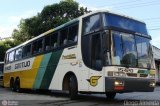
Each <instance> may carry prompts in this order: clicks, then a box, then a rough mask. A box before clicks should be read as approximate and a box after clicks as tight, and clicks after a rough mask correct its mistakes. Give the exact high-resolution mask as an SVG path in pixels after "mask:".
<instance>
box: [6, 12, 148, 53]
mask: <svg viewBox="0 0 160 106" xmlns="http://www.w3.org/2000/svg"><path fill="white" fill-rule="evenodd" d="M96 13H109V14H114V15H118V16H122V17H125V18H128V19H132V20H135V21H138V22H141V23H144V22H143V21H140V20H137V19H135V18H132V17H129V16H126V15H122V14H119V13H115V12H111V11H108V10H97V11H93V12H90V13H87V14H84V15H82V16H80V17H78V18H76V19H73V20H71V21H69V22H67V23H64V24H62V25H60V26H58V27H56V28H52V29H50V30H48V31H46V32H44V33H42V34H40V35H38V36H36V37H34V38H32V39H30V40H28V41H26V42H24V43H22V44H20V45H18V46H16V47H14V48H11V49H9V50H7V52H10V51H12V50H14V49H17V48H19V47H22V46H24V45H26V44H28V43H30V42H32V41H34V40H36V39H38V38H41V37H43V36H45V35H47V34H49V33H51V32H54V31H56V30H59V29H60V28H62V27H65V26H67V25H70V24H72V23H74V22H78V21H79V20H80V19H82V18H85V17H87V16H90V15H93V14H96ZM144 24H145V23H144Z"/></svg>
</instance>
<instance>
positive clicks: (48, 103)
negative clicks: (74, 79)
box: [0, 86, 160, 106]
mask: <svg viewBox="0 0 160 106" xmlns="http://www.w3.org/2000/svg"><path fill="white" fill-rule="evenodd" d="M13 105H14V106H115V105H117V106H119V105H122V106H146V105H148V106H159V105H160V87H159V86H157V87H156V88H155V91H154V92H133V93H123V94H117V95H116V97H115V99H114V100H107V99H106V97H105V95H104V94H87V95H84V94H83V95H82V94H80V95H79V96H78V99H77V100H70V98H69V97H68V94H66V93H60V92H51V91H31V90H25V91H23V92H22V93H16V92H12V91H11V90H10V89H8V88H1V87H0V106H13Z"/></svg>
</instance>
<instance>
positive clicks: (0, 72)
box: [0, 62, 4, 87]
mask: <svg viewBox="0 0 160 106" xmlns="http://www.w3.org/2000/svg"><path fill="white" fill-rule="evenodd" d="M3 67H4V62H0V86H2V87H3Z"/></svg>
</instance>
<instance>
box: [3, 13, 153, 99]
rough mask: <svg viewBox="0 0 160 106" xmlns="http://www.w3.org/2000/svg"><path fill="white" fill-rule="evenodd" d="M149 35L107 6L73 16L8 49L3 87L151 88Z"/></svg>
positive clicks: (110, 91)
mask: <svg viewBox="0 0 160 106" xmlns="http://www.w3.org/2000/svg"><path fill="white" fill-rule="evenodd" d="M150 41H151V36H150V35H149V34H148V32H147V29H146V24H145V23H144V22H141V21H139V20H136V19H133V18H131V17H128V16H125V15H121V14H117V13H113V12H110V11H95V12H91V13H88V14H85V15H83V16H80V17H78V18H76V19H73V20H71V21H69V22H67V23H65V24H63V25H61V26H59V27H56V28H53V29H51V30H49V31H47V32H45V33H43V34H40V35H39V36H37V37H35V38H33V39H31V40H28V41H26V42H24V43H23V44H20V45H18V46H16V47H14V48H11V49H9V50H7V52H6V55H5V65H4V86H5V87H10V88H11V89H12V90H13V91H17V92H19V91H21V89H32V90H39V89H41V90H42V89H43V90H53V91H54V90H56V91H57V90H59V91H65V92H68V93H69V95H70V98H71V99H75V98H76V97H77V95H78V94H79V93H82V94H83V93H86V94H87V93H100V94H106V97H107V98H109V99H114V97H115V96H116V93H125V92H152V91H154V88H155V66H154V62H153V54H152V47H151V44H150Z"/></svg>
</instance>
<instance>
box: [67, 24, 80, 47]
mask: <svg viewBox="0 0 160 106" xmlns="http://www.w3.org/2000/svg"><path fill="white" fill-rule="evenodd" d="M77 40H78V24H76V25H73V26H71V27H70V28H69V34H68V43H69V44H71V43H74V42H77Z"/></svg>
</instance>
